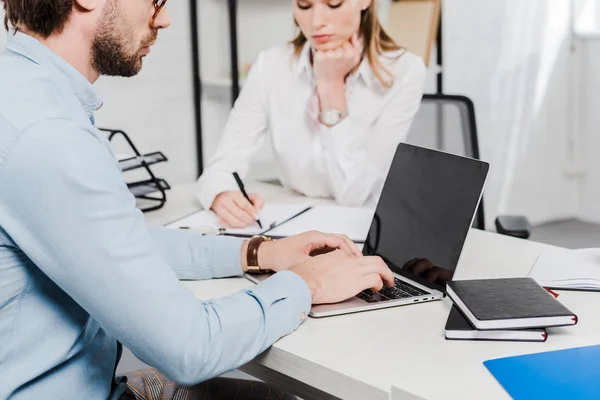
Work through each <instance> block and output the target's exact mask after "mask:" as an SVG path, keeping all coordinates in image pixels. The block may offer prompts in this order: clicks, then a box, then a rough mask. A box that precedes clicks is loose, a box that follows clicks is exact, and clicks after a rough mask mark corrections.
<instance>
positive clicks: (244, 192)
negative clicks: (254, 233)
mask: <svg viewBox="0 0 600 400" xmlns="http://www.w3.org/2000/svg"><path fill="white" fill-rule="evenodd" d="M233 177H234V178H235V181H236V182H237V185H238V186H239V187H240V191H241V192H242V194H243V195H244V197H245V198H246V200H248V202H249V203H250V204H252V205H254V204H253V203H252V200H250V197H248V193H246V189H244V183H243V182H242V180H241V179H240V176H239V175H238V173H237V172H234V173H233ZM256 223H257V224H258V226H260V229H262V228H263V227H262V224H261V223H260V219H257V220H256Z"/></svg>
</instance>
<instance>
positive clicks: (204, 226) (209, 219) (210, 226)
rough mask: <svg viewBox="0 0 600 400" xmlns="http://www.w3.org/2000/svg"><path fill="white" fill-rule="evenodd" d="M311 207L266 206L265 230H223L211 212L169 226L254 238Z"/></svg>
mask: <svg viewBox="0 0 600 400" xmlns="http://www.w3.org/2000/svg"><path fill="white" fill-rule="evenodd" d="M309 209H310V206H307V205H306V204H274V203H269V204H265V207H264V208H263V211H262V212H261V214H260V220H261V221H262V224H263V228H262V229H261V228H260V227H259V226H258V224H252V225H251V226H248V227H246V228H239V229H237V228H227V229H222V227H221V226H220V225H219V218H218V217H217V214H215V213H214V212H213V211H210V210H208V211H207V210H202V211H198V212H196V213H194V214H192V215H188V216H187V217H184V218H182V219H179V220H177V221H175V222H172V223H170V224H169V225H167V227H169V228H188V229H190V230H193V231H197V232H200V233H207V234H211V233H212V234H230V235H240V236H253V235H261V234H264V233H266V232H268V231H270V230H271V229H273V228H274V227H276V226H278V225H279V224H282V223H285V222H286V221H288V220H290V219H293V218H295V217H297V216H298V215H300V214H302V213H303V212H306V211H307V210H309Z"/></svg>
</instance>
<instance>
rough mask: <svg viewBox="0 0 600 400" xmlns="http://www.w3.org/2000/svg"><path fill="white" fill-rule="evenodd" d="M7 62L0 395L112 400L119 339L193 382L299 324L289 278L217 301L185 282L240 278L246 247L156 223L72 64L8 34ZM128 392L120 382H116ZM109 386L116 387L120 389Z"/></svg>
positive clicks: (298, 295)
mask: <svg viewBox="0 0 600 400" xmlns="http://www.w3.org/2000/svg"><path fill="white" fill-rule="evenodd" d="M9 36H10V37H9V42H8V47H7V49H6V51H5V52H4V53H3V55H2V56H0V399H7V398H8V399H11V400H16V399H69V400H71V399H86V400H93V399H107V398H110V397H111V396H112V397H113V398H116V397H117V393H115V390H113V389H111V386H112V383H113V375H114V370H115V363H116V361H117V347H118V346H117V341H119V342H121V343H123V345H125V346H126V347H128V348H129V349H131V350H132V351H133V353H134V354H135V355H136V356H137V357H139V358H140V359H141V360H142V361H144V362H146V363H147V364H149V365H152V366H154V367H156V368H157V369H159V370H161V371H162V372H163V373H165V374H166V375H167V376H169V377H171V378H172V379H174V380H175V381H176V382H178V383H181V384H185V385H192V384H195V383H198V382H201V381H203V380H206V379H209V378H211V377H214V376H217V375H220V374H221V373H223V372H225V371H228V370H231V369H233V368H236V367H238V366H240V365H243V364H244V363H246V362H248V361H249V360H251V359H253V358H254V357H256V355H258V354H259V353H261V352H262V351H264V350H265V349H267V348H268V347H269V346H270V345H271V344H273V343H274V342H275V341H276V340H277V339H279V338H280V337H282V336H284V335H287V334H289V333H291V332H293V331H294V330H295V329H296V328H297V327H298V326H299V324H300V323H301V319H302V318H301V315H302V313H307V312H308V311H309V309H310V301H311V297H310V291H309V289H308V287H307V285H306V284H305V283H304V281H303V280H302V279H301V278H300V277H298V276H297V275H295V274H294V273H292V272H289V271H285V272H281V273H278V274H276V275H275V276H273V277H272V278H270V279H269V280H267V281H266V282H264V283H263V284H261V285H256V286H252V287H250V288H249V289H248V290H244V291H242V292H239V293H237V294H235V295H233V296H229V297H224V298H221V299H218V300H212V301H200V300H197V299H196V298H195V297H194V295H193V293H192V292H191V291H190V290H188V289H187V288H185V287H184V286H183V285H182V284H181V283H180V282H179V279H209V278H216V277H225V276H233V275H240V274H241V267H240V253H241V241H240V240H237V239H231V238H221V237H208V236H207V237H204V236H201V235H199V234H195V233H190V232H185V231H176V230H171V229H166V228H148V227H147V226H146V224H145V222H144V216H143V214H142V213H141V212H140V211H139V210H137V209H136V207H135V199H134V197H133V196H132V195H131V193H130V192H129V190H128V188H127V186H126V184H125V182H124V180H123V178H122V173H121V170H120V169H119V165H118V162H117V161H116V159H115V157H114V154H113V152H112V150H111V147H110V143H109V142H108V140H107V138H106V136H105V134H104V133H102V132H101V131H99V130H98V129H96V128H95V127H94V125H93V114H92V113H93V112H94V111H95V110H97V109H98V108H99V107H100V106H101V104H102V103H101V100H100V98H99V97H98V95H97V93H96V92H95V90H94V89H93V87H92V85H91V84H90V82H89V81H87V80H86V79H85V78H84V77H83V76H82V75H81V74H79V73H78V72H77V71H76V70H75V69H74V68H72V67H71V66H70V65H69V64H67V63H66V62H65V61H64V60H63V59H61V58H60V57H58V56H57V55H56V54H54V53H53V52H52V51H50V49H48V48H47V47H46V46H44V45H43V44H42V43H41V42H39V41H37V40H36V39H34V38H33V37H31V36H28V35H26V34H23V33H17V34H16V35H13V32H11V33H9ZM121 388H122V385H121ZM111 391H112V395H111Z"/></svg>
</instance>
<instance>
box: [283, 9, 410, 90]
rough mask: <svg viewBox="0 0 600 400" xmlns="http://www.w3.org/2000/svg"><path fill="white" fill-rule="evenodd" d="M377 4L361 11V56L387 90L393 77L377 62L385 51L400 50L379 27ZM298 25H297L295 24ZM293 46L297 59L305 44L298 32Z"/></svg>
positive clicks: (381, 27) (292, 42) (302, 36)
mask: <svg viewBox="0 0 600 400" xmlns="http://www.w3.org/2000/svg"><path fill="white" fill-rule="evenodd" d="M377 2H378V0H373V1H372V2H371V5H370V6H369V7H368V8H367V9H365V10H363V11H361V19H360V34H361V38H362V40H363V43H364V46H365V47H364V49H363V55H366V57H367V60H368V61H369V65H370V66H371V69H372V70H373V74H374V75H375V77H376V78H377V79H378V80H379V82H381V84H382V85H383V87H386V88H389V87H391V86H392V85H393V83H394V81H393V76H392V74H391V72H390V71H388V70H387V69H386V68H385V67H384V66H383V65H382V64H381V61H380V60H379V56H381V55H382V54H383V53H385V52H387V51H394V50H400V49H402V47H400V46H399V45H398V44H397V43H396V42H394V39H392V38H391V37H390V36H389V35H388V34H387V33H386V31H385V30H384V29H383V26H381V23H380V22H379V18H378V16H377ZM296 25H298V24H296ZM290 43H291V44H293V45H294V55H295V56H296V57H297V56H299V55H300V53H301V52H302V48H303V47H304V45H305V44H306V37H305V36H304V34H303V33H302V31H300V32H299V33H298V36H296V38H295V39H294V40H292V41H291V42H290Z"/></svg>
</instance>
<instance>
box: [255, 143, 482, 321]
mask: <svg viewBox="0 0 600 400" xmlns="http://www.w3.org/2000/svg"><path fill="white" fill-rule="evenodd" d="M488 171H489V165H488V164H487V163H485V162H482V161H479V160H474V159H471V158H466V157H461V156H457V155H453V154H448V153H444V152H440V151H436V150H431V149H426V148H423V147H418V146H413V145H409V144H405V143H401V144H400V145H399V146H398V148H397V150H396V154H395V156H394V159H393V161H392V165H391V167H390V170H389V173H388V176H387V178H386V181H385V184H384V187H383V190H382V193H381V196H380V198H379V202H378V204H377V207H376V209H375V214H374V216H373V219H372V221H371V226H370V228H369V232H368V234H367V238H366V240H365V244H364V247H363V254H364V255H366V256H372V255H376V256H379V257H381V258H382V259H383V260H384V261H385V262H386V264H387V265H388V266H389V267H390V269H391V270H392V271H393V272H394V275H395V285H394V287H391V288H384V289H383V290H382V291H380V292H378V293H375V292H373V291H371V290H365V291H363V292H361V293H359V294H358V295H357V296H355V297H352V298H350V299H348V300H346V301H343V302H340V303H335V304H322V305H315V306H313V307H312V308H311V312H310V315H311V316H312V317H326V316H332V315H339V314H347V313H352V312H358V311H366V310H372V309H380V308H387V307H394V306H400V305H407V304H415V303H422V302H427V301H433V300H439V299H441V298H442V297H443V296H444V292H445V286H446V282H447V281H449V280H451V279H452V277H453V275H454V271H455V269H456V265H457V264H458V261H459V258H460V254H461V251H462V248H463V244H464V242H465V239H466V237H467V234H468V232H469V229H470V228H471V226H472V224H473V220H474V218H475V215H476V211H477V206H478V205H479V202H480V200H481V196H482V194H483V188H484V185H485V181H486V178H487V174H488ZM246 276H247V277H248V278H249V279H250V280H252V281H254V282H259V281H261V280H264V279H266V278H267V277H268V276H265V275H246Z"/></svg>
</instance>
